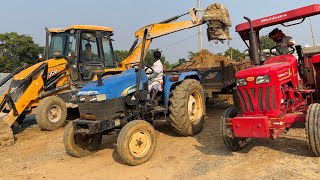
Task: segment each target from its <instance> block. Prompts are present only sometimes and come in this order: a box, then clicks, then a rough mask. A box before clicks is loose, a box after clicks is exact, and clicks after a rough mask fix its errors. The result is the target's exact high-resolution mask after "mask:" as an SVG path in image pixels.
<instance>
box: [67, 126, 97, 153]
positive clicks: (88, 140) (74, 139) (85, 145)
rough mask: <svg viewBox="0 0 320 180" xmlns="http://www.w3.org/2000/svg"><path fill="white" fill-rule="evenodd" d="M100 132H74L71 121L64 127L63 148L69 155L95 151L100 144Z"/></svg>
mask: <svg viewBox="0 0 320 180" xmlns="http://www.w3.org/2000/svg"><path fill="white" fill-rule="evenodd" d="M101 140H102V135H101V134H93V135H87V134H74V129H73V125H72V122H70V123H69V124H68V125H67V126H66V127H65V128H64V135H63V143H64V148H65V150H66V152H67V154H69V155H70V156H74V157H84V156H87V155H90V154H92V153H94V152H96V151H97V150H98V149H99V146H100V144H101Z"/></svg>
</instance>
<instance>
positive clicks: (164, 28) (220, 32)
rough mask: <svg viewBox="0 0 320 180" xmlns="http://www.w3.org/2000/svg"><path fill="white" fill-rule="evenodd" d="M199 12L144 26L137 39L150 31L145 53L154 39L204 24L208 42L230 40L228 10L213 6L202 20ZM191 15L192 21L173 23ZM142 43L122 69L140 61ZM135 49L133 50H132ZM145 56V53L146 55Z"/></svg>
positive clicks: (193, 11) (122, 65)
mask: <svg viewBox="0 0 320 180" xmlns="http://www.w3.org/2000/svg"><path fill="white" fill-rule="evenodd" d="M198 11H199V10H198V9H195V8H192V9H190V10H189V12H188V13H184V14H182V15H178V16H174V17H172V18H169V19H167V20H164V21H161V22H159V23H155V24H150V25H148V26H144V27H142V28H141V29H139V30H138V31H136V33H135V37H136V39H137V40H140V39H142V37H143V33H144V30H145V29H146V28H147V29H148V34H147V39H146V42H145V51H148V49H149V46H150V43H151V41H152V40H153V39H154V38H157V37H161V36H164V35H168V34H171V33H174V32H177V31H181V30H184V29H189V28H193V27H196V26H200V25H202V24H205V23H207V25H208V28H207V35H208V40H209V41H210V40H219V41H223V40H226V39H230V36H229V27H230V26H231V21H230V18H229V13H228V11H227V9H226V8H225V7H224V6H222V5H221V4H212V5H210V6H208V7H207V8H206V9H205V11H204V15H203V17H202V18H198V17H197V12H198ZM187 14H189V15H190V16H191V19H190V20H185V21H178V22H173V21H176V20H177V19H179V18H180V17H182V16H185V15H187ZM141 48H142V43H141V42H140V44H138V46H137V47H136V48H135V49H134V50H133V51H132V52H129V55H128V57H127V58H126V59H125V60H123V61H122V62H121V63H120V68H123V69H126V68H128V66H127V67H126V66H125V65H126V64H132V63H137V62H139V60H140V54H141ZM132 49H133V48H132ZM144 54H145V53H144Z"/></svg>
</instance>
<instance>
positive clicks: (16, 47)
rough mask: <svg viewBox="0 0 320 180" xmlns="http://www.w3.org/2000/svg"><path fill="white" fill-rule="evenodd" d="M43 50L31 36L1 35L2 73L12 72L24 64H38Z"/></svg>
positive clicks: (0, 60) (13, 33)
mask: <svg viewBox="0 0 320 180" xmlns="http://www.w3.org/2000/svg"><path fill="white" fill-rule="evenodd" d="M43 50H44V48H43V47H40V46H39V45H38V44H35V43H34V41H33V39H32V37H31V36H28V35H19V34H17V33H16V32H11V33H5V34H0V72H12V71H13V70H14V69H16V68H17V67H19V66H21V65H22V64H24V63H27V64H29V65H33V64H35V63H37V62H38V55H39V54H40V53H42V52H43Z"/></svg>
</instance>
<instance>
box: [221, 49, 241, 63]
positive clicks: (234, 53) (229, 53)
mask: <svg viewBox="0 0 320 180" xmlns="http://www.w3.org/2000/svg"><path fill="white" fill-rule="evenodd" d="M224 56H226V57H232V59H235V60H238V59H243V58H244V54H243V53H241V52H240V51H239V50H238V49H233V48H232V47H230V48H229V49H228V50H226V52H224Z"/></svg>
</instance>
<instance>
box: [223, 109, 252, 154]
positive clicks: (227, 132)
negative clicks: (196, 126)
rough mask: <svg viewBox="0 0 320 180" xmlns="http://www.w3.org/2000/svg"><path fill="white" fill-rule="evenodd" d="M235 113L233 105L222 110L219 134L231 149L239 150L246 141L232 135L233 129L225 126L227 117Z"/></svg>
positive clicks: (231, 116)
mask: <svg viewBox="0 0 320 180" xmlns="http://www.w3.org/2000/svg"><path fill="white" fill-rule="evenodd" d="M236 115H237V109H236V107H235V106H231V107H229V108H228V109H226V110H225V111H224V112H223V115H222V116H221V124H220V128H221V134H222V139H223V142H224V144H225V145H226V146H227V148H228V149H230V150H231V151H239V150H241V149H242V148H243V147H244V146H245V145H246V142H247V139H245V138H236V137H234V135H233V130H232V129H228V128H227V118H233V117H235V116H236Z"/></svg>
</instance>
